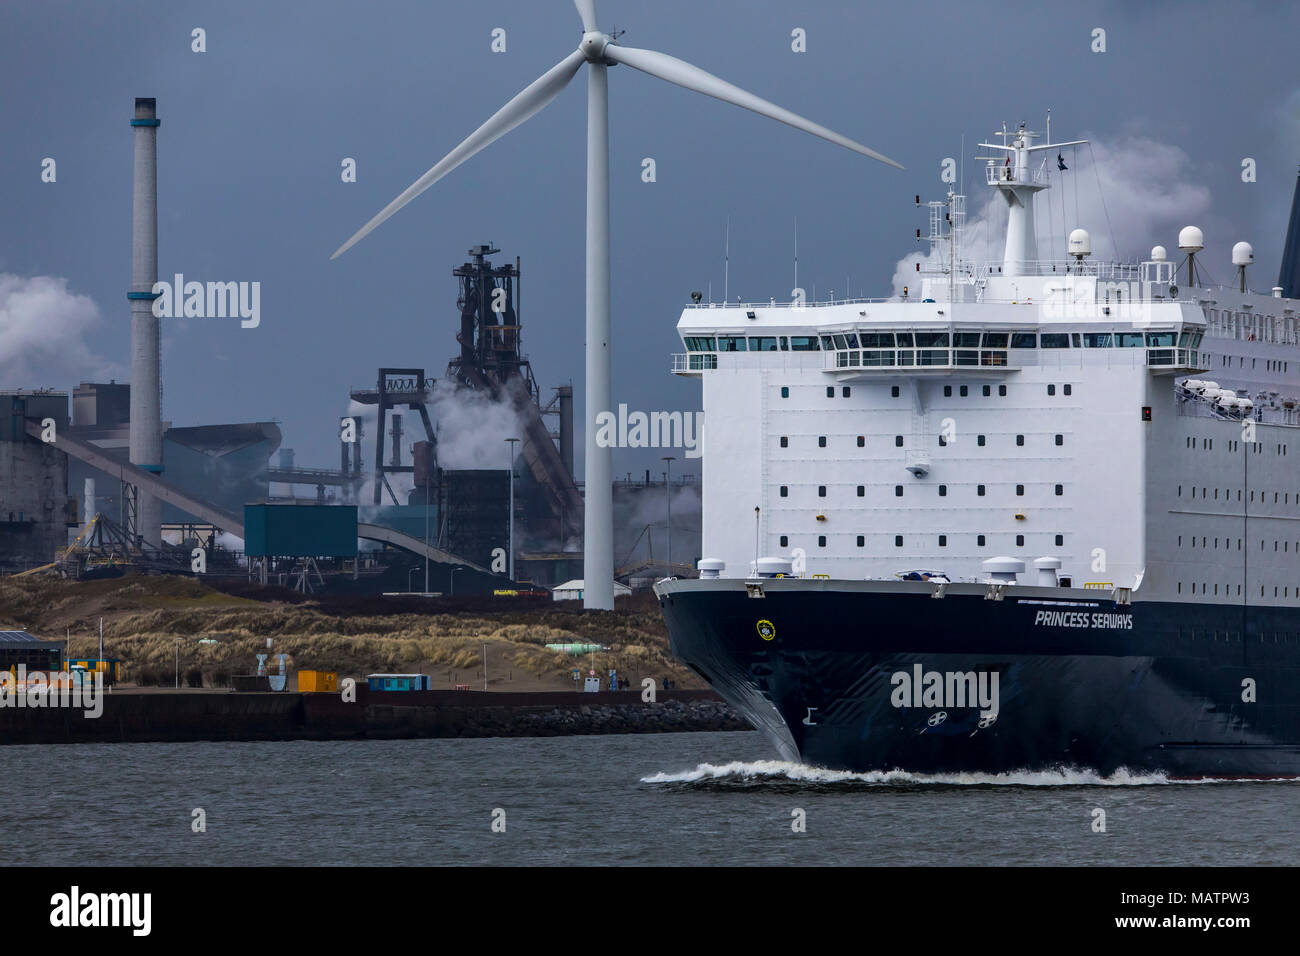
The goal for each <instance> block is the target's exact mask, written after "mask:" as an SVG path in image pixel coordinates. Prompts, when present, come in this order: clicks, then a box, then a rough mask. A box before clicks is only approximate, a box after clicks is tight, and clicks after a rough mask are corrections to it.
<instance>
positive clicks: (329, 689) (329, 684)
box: [298, 671, 339, 694]
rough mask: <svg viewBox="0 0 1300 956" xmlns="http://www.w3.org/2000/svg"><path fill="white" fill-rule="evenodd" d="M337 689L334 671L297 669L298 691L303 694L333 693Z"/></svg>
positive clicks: (336, 675) (337, 681) (337, 679)
mask: <svg viewBox="0 0 1300 956" xmlns="http://www.w3.org/2000/svg"><path fill="white" fill-rule="evenodd" d="M338 689H339V675H338V673H337V672H335V671H299V672H298V691H299V692H300V693H304V694H333V693H335V692H337V691H338Z"/></svg>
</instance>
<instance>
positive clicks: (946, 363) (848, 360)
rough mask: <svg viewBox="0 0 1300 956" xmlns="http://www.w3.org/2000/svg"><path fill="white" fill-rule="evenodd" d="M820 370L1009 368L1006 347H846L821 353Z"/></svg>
mask: <svg viewBox="0 0 1300 956" xmlns="http://www.w3.org/2000/svg"><path fill="white" fill-rule="evenodd" d="M822 354H823V358H822V369H823V370H824V371H827V372H841V371H846V370H850V369H882V370H891V371H892V370H897V369H908V368H928V369H948V368H951V369H956V368H971V369H974V368H984V369H996V368H1011V367H1012V366H1011V364H1010V361H1009V357H1008V351H1007V350H1006V349H953V348H947V349H917V348H911V349H908V348H893V349H848V350H836V351H828V352H823V353H822Z"/></svg>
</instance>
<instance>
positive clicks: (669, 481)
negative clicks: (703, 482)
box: [663, 455, 677, 577]
mask: <svg viewBox="0 0 1300 956" xmlns="http://www.w3.org/2000/svg"><path fill="white" fill-rule="evenodd" d="M676 460H677V459H676V458H675V457H673V456H672V455H664V457H663V461H664V464H665V465H666V466H667V469H668V470H667V471H665V472H664V487H665V490H666V492H667V496H668V576H669V577H672V576H673V462H675V461H676Z"/></svg>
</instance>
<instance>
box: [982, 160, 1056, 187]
mask: <svg viewBox="0 0 1300 956" xmlns="http://www.w3.org/2000/svg"><path fill="white" fill-rule="evenodd" d="M984 180H985V182H987V183H988V184H989V185H990V186H997V185H999V184H1000V183H1032V184H1033V185H1035V186H1046V185H1048V178H1047V170H1045V169H1041V168H1040V169H1035V170H1032V171H1031V170H1028V169H1021V168H1019V167H1016V166H997V165H994V166H986V167H984Z"/></svg>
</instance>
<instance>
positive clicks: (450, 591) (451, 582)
mask: <svg viewBox="0 0 1300 956" xmlns="http://www.w3.org/2000/svg"><path fill="white" fill-rule="evenodd" d="M464 570H465V569H464V568H462V567H461V566H460V565H459V564H458V565H456V567H454V568H452V569H451V571H450V572H449V573H448V575H447V579H448V580H447V596H448V597H452V596H454V595H455V593H456V572H457V571H464Z"/></svg>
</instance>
